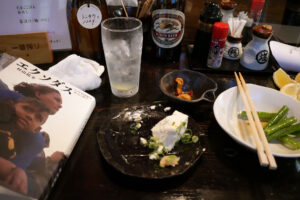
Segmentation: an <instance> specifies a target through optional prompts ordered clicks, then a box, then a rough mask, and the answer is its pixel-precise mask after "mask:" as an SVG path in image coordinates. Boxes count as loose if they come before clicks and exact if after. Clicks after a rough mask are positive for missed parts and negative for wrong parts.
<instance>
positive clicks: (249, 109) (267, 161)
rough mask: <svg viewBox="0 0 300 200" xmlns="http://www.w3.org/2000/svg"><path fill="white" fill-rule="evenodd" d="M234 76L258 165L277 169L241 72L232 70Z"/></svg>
mask: <svg viewBox="0 0 300 200" xmlns="http://www.w3.org/2000/svg"><path fill="white" fill-rule="evenodd" d="M234 76H235V79H236V82H237V86H238V89H239V92H240V95H241V97H242V100H243V103H244V106H245V110H246V114H247V117H248V120H249V123H250V127H251V130H252V135H253V138H254V141H255V143H256V148H257V154H258V158H259V162H260V165H261V166H269V168H270V169H277V164H276V161H275V159H274V156H273V155H272V153H271V150H270V148H269V145H268V141H267V139H266V136H265V133H264V131H263V128H262V125H261V123H260V121H259V118H258V115H257V112H256V109H255V106H254V104H253V102H252V99H251V97H250V94H249V91H248V88H247V85H246V82H245V80H244V78H243V76H242V74H241V73H239V76H240V78H239V77H238V76H237V74H236V72H234Z"/></svg>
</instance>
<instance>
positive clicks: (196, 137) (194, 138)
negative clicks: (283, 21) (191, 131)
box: [192, 135, 199, 143]
mask: <svg viewBox="0 0 300 200" xmlns="http://www.w3.org/2000/svg"><path fill="white" fill-rule="evenodd" d="M198 140H199V137H198V136H196V135H194V136H193V137H192V142H193V143H196V142H198Z"/></svg>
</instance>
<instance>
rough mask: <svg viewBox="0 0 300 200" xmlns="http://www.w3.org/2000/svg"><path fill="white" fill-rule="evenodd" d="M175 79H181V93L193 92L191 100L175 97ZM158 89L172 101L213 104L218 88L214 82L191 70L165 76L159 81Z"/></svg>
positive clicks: (178, 71) (173, 72)
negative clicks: (204, 101) (202, 101)
mask: <svg viewBox="0 0 300 200" xmlns="http://www.w3.org/2000/svg"><path fill="white" fill-rule="evenodd" d="M176 78H182V79H183V87H182V90H183V91H190V90H192V91H193V96H192V99H191V100H185V99H181V98H178V97H177V96H176V87H177V83H176V82H175V79H176ZM160 89H161V91H162V92H163V93H164V94H165V95H167V96H168V97H170V98H171V99H172V100H175V101H180V102H187V103H196V102H199V101H201V100H206V101H209V102H213V101H214V100H215V91H216V90H217V89H218V86H217V83H216V82H215V81H213V80H212V79H210V78H208V77H207V76H205V75H204V74H202V73H200V72H196V71H191V70H176V71H172V72H169V73H167V74H165V75H164V76H163V77H162V78H161V79H160Z"/></svg>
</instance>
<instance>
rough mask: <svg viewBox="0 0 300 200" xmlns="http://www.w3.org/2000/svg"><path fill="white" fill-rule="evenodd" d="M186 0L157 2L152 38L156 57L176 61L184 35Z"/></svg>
mask: <svg viewBox="0 0 300 200" xmlns="http://www.w3.org/2000/svg"><path fill="white" fill-rule="evenodd" d="M184 7H185V0H157V1H156V3H155V5H154V9H153V12H152V29H151V36H152V41H153V43H154V51H155V55H156V57H158V58H160V59H162V60H166V61H176V60H178V59H179V56H180V52H181V42H182V38H183V35H184V27H185V15H184Z"/></svg>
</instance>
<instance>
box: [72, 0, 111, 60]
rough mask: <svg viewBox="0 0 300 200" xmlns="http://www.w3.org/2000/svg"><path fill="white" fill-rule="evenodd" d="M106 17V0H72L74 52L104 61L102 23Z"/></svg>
mask: <svg viewBox="0 0 300 200" xmlns="http://www.w3.org/2000/svg"><path fill="white" fill-rule="evenodd" d="M106 18H107V7H106V3H105V0H72V3H71V9H70V14H69V31H70V36H71V42H72V50H73V52H74V53H76V54H79V55H80V56H83V57H86V58H90V59H94V60H96V61H98V62H100V63H103V62H104V56H103V49H102V43H101V26H100V24H101V22H102V20H104V19H106Z"/></svg>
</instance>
